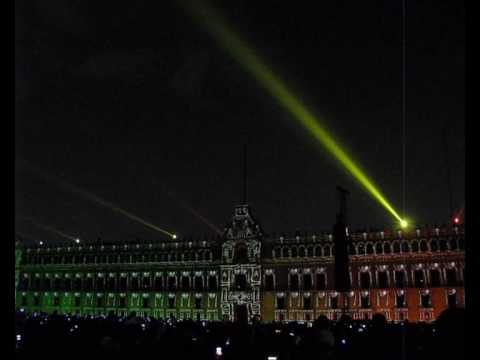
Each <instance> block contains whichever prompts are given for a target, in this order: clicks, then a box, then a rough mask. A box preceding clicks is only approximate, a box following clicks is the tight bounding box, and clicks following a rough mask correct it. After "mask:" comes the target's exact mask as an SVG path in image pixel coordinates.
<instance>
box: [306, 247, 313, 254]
mask: <svg viewBox="0 0 480 360" xmlns="http://www.w3.org/2000/svg"><path fill="white" fill-rule="evenodd" d="M307 256H308V257H313V247H312V246H309V247H308V249H307Z"/></svg>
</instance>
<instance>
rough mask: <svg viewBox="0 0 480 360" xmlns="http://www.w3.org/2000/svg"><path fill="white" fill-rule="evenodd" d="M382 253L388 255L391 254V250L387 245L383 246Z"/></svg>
mask: <svg viewBox="0 0 480 360" xmlns="http://www.w3.org/2000/svg"><path fill="white" fill-rule="evenodd" d="M383 252H384V253H385V254H390V253H391V252H392V248H391V246H390V244H389V243H385V244H383Z"/></svg>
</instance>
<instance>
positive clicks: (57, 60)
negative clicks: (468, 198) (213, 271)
mask: <svg viewBox="0 0 480 360" xmlns="http://www.w3.org/2000/svg"><path fill="white" fill-rule="evenodd" d="M406 2H407V4H406V5H407V20H406V21H407V63H406V69H407V88H406V94H407V97H406V102H407V114H406V118H407V120H406V121H407V122H406V131H407V159H406V162H407V192H406V208H407V213H408V216H409V217H410V218H412V219H413V220H414V221H415V223H417V224H433V223H442V222H446V221H447V219H448V212H449V204H448V192H447V181H446V166H445V157H444V148H443V146H442V129H443V128H444V127H446V129H447V138H448V146H449V163H450V171H451V180H452V187H453V207H454V209H455V210H458V209H460V208H461V207H462V206H463V205H464V197H465V195H464V182H465V177H464V174H465V162H464V160H465V111H464V107H465V95H464V81H465V34H464V8H463V1H458V0H456V1H441V2H438V1H424V2H421V3H422V4H419V2H415V1H411V0H407V1H406ZM15 3H16V15H15V17H16V35H15V36H16V68H15V72H16V119H15V126H16V132H15V146H16V153H15V157H16V159H17V166H16V172H15V174H16V175H15V176H16V177H15V181H16V190H15V194H16V198H15V199H16V203H15V206H16V207H15V211H16V214H17V220H16V229H17V231H18V232H20V233H22V234H24V235H26V236H27V237H30V238H34V239H40V238H42V239H45V240H48V241H58V240H61V238H59V237H58V236H55V235H53V234H51V233H49V232H46V231H45V230H42V229H41V228H39V227H36V226H34V225H32V224H31V223H29V222H27V221H25V220H23V219H22V218H21V216H25V217H32V218H34V219H36V220H37V221H38V222H41V223H43V224H46V225H50V226H54V227H56V228H57V229H59V230H61V231H63V232H65V233H67V234H70V235H74V236H79V237H81V238H82V239H96V238H97V237H101V238H102V239H105V240H115V239H122V240H124V239H134V238H141V239H157V238H161V237H162V235H161V234H159V233H157V232H155V231H152V230H149V229H147V228H146V227H144V226H143V225H140V224H138V223H135V222H133V221H131V220H130V219H128V218H126V217H124V216H121V215H119V214H116V213H114V212H112V211H111V210H109V209H107V208H105V207H101V206H98V205H97V204H95V203H92V202H91V201H88V200H86V199H84V198H82V197H80V196H78V195H77V194H73V193H71V192H69V191H66V190H65V189H62V188H61V187H59V186H58V185H57V184H55V183H54V182H52V181H47V180H45V179H42V178H41V177H39V176H38V175H35V173H33V172H32V171H30V170H29V167H28V166H23V165H22V166H20V159H25V160H27V161H28V162H30V163H31V164H34V165H35V166H38V167H40V168H42V169H44V170H45V171H47V172H49V173H51V174H53V175H56V176H58V177H60V178H61V179H63V180H66V181H69V182H71V183H73V184H75V185H76V186H79V187H81V188H83V189H85V190H87V191H90V192H92V193H93V194H95V195H97V196H99V197H101V198H103V199H105V200H107V201H109V202H113V203H115V204H117V205H118V206H120V207H122V208H124V209H126V210H128V211H130V212H131V213H133V214H135V215H137V216H139V217H141V218H144V219H145V220H147V221H150V222H151V223H153V224H155V225H157V226H159V227H162V228H165V229H167V230H169V231H174V232H177V233H179V234H180V235H182V236H190V235H192V236H204V235H210V234H212V233H213V232H212V230H211V229H210V228H209V227H208V226H206V225H205V224H204V223H203V222H202V221H200V220H199V219H198V218H197V217H195V216H193V215H192V214H191V212H189V211H187V210H186V209H185V206H182V204H188V205H189V206H190V207H191V208H193V209H195V210H196V211H197V212H198V213H200V214H201V215H202V216H204V217H205V218H207V219H209V220H210V221H211V222H212V223H213V224H215V225H216V226H218V227H220V228H223V226H224V224H225V223H226V222H227V221H228V220H229V219H230V218H231V215H232V212H233V206H234V205H236V204H238V203H239V202H240V201H241V196H242V163H243V160H242V152H243V144H244V143H245V142H246V143H248V202H249V204H250V205H251V206H252V208H253V212H254V215H255V216H256V217H257V219H258V220H259V221H260V223H261V224H262V226H263V228H264V230H265V231H266V232H267V233H272V232H282V231H285V232H293V231H296V230H301V231H323V230H329V229H331V227H332V224H333V221H334V219H335V212H336V211H337V208H338V203H337V197H336V193H335V187H336V186H337V185H342V186H344V187H347V188H348V189H349V190H350V194H351V195H350V202H349V208H350V222H351V226H352V228H368V227H372V228H379V227H385V226H386V227H389V226H391V225H392V223H393V220H392V218H391V216H390V215H389V214H388V213H387V212H386V210H385V209H384V208H383V207H382V206H381V205H380V204H379V203H378V202H376V201H375V200H374V199H373V198H372V197H371V196H370V195H368V194H367V193H366V192H365V191H364V190H363V188H361V187H360V186H359V185H358V184H357V182H356V181H355V180H353V179H352V178H351V177H350V176H349V175H348V174H347V173H346V172H345V171H344V170H343V169H342V168H341V167H340V165H338V164H337V163H336V162H335V161H333V160H332V158H331V157H330V155H329V154H327V153H326V152H325V151H324V150H323V148H322V147H321V146H319V145H317V144H316V143H315V141H314V140H313V139H312V138H311V137H310V136H309V135H308V134H307V133H306V132H305V131H304V130H302V129H300V128H299V127H298V126H297V125H296V122H295V120H294V119H292V118H291V117H290V116H289V115H288V114H286V113H285V111H284V110H283V109H282V108H281V107H280V106H279V105H278V104H277V103H276V102H275V101H274V100H273V99H272V98H271V97H270V96H269V95H268V94H267V93H266V92H265V91H264V90H263V89H262V88H261V87H259V86H258V84H257V83H256V81H255V80H254V79H253V78H252V77H251V76H250V75H249V74H248V73H247V72H245V71H244V70H243V69H242V68H241V66H240V65H239V64H238V63H237V62H236V61H235V59H233V58H231V57H230V55H229V54H227V53H226V52H225V51H223V50H222V49H220V48H219V47H218V45H217V44H216V43H215V42H214V41H213V40H212V38H210V37H209V35H208V34H207V33H206V32H205V31H204V30H203V29H201V28H199V27H198V25H197V24H196V23H194V22H193V21H192V20H191V19H190V18H189V17H188V16H187V15H186V14H185V13H184V12H183V11H182V8H181V7H180V6H179V5H178V4H177V3H175V2H173V1H161V2H143V1H135V2H128V6H121V5H118V4H116V5H113V4H114V3H113V2H112V3H108V4H106V3H104V2H99V1H64V0H55V1H40V0H36V1H16V2H15ZM155 3H158V4H161V7H160V6H157V7H154V6H152V4H155ZM226 3H228V4H229V5H227V4H225V2H223V1H216V2H214V4H215V5H216V7H217V8H218V9H219V10H220V11H221V13H222V14H223V15H224V16H225V18H226V19H227V20H228V22H229V23H230V24H231V25H232V26H233V27H234V28H235V29H236V30H237V31H238V33H239V34H241V36H242V37H243V38H244V39H246V40H247V41H248V42H249V43H250V44H251V45H252V46H253V47H254V48H255V50H256V51H257V52H258V54H260V55H261V56H262V57H263V58H264V59H265V61H266V62H267V63H268V64H269V65H270V66H272V69H274V70H275V71H276V72H277V73H278V74H279V76H280V77H281V78H282V79H284V80H285V81H286V83H287V84H288V85H289V86H291V88H292V89H294V91H295V93H296V94H298V95H299V96H300V98H301V99H302V100H303V101H305V102H306V103H308V104H309V106H310V107H311V109H312V110H313V111H315V112H316V113H317V114H319V115H321V116H322V118H324V119H325V123H324V124H325V125H326V126H327V127H328V128H329V129H330V130H331V131H332V133H334V134H335V136H336V137H337V138H338V139H339V141H340V143H341V144H342V145H343V146H344V147H345V148H346V149H347V151H348V152H349V154H351V155H352V156H353V158H354V159H356V161H357V162H358V163H359V164H360V165H361V166H362V168H363V169H365V171H366V172H367V173H368V174H369V175H370V177H371V178H372V179H373V180H374V181H375V182H376V183H377V184H378V186H379V188H380V189H381V191H383V192H384V194H385V195H386V196H387V198H388V199H389V201H390V202H391V203H392V204H393V206H394V207H395V208H397V209H398V210H401V207H402V166H401V164H402V111H401V110H402V42H401V40H402V38H401V34H402V18H401V14H402V7H401V1H397V0H395V1H367V2H360V1H322V2H311V1H308V2H307V1H305V2H291V1H245V2H226ZM239 3H240V4H239ZM314 4H315V6H314ZM206 21H207V20H206Z"/></svg>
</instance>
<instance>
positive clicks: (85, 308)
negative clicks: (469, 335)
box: [15, 205, 465, 322]
mask: <svg viewBox="0 0 480 360" xmlns="http://www.w3.org/2000/svg"><path fill="white" fill-rule="evenodd" d="M349 237H350V243H349V252H350V282H351V291H349V292H348V293H344V294H343V293H342V294H340V293H338V292H336V291H335V283H334V282H335V279H334V251H335V248H334V245H333V238H332V234H330V233H319V234H301V233H298V234H295V235H293V236H285V235H279V236H268V235H266V234H264V233H263V231H262V229H261V227H260V225H259V223H258V222H257V221H256V220H255V219H254V217H253V216H252V213H251V209H250V207H249V206H248V205H239V206H236V207H235V212H234V215H233V218H232V221H231V222H230V224H229V225H228V226H227V227H226V229H225V234H224V236H222V237H218V238H215V239H201V240H198V239H197V240H192V239H169V240H163V241H155V242H123V243H122V242H118V243H110V244H107V243H101V242H96V243H90V244H89V243H83V244H74V243H72V244H68V245H63V246H55V247H53V246H46V245H43V246H39V245H38V246H34V247H23V246H22V245H21V244H19V245H18V246H17V248H16V271H15V275H16V282H15V283H16V289H15V290H16V294H15V295H16V296H15V299H16V305H17V308H24V309H26V310H27V311H31V312H40V311H43V312H49V313H51V312H53V311H55V310H57V311H58V312H61V313H71V314H74V313H79V314H92V315H99V314H107V313H109V312H110V311H113V312H115V313H116V314H119V315H128V314H130V313H131V312H132V311H135V312H136V313H137V314H140V315H148V316H154V317H156V318H168V317H175V318H177V319H194V320H196V319H201V320H221V319H230V320H233V319H235V318H239V317H251V316H255V315H258V316H260V317H261V319H262V320H264V321H273V320H276V321H311V320H314V319H315V318H317V317H318V316H319V315H326V316H327V317H328V318H330V319H337V318H338V317H339V316H340V315H341V313H342V311H343V309H342V308H343V304H344V300H345V299H347V300H348V308H347V311H348V312H349V314H350V315H351V316H352V317H353V318H355V319H365V318H371V317H372V315H373V314H375V313H383V314H384V315H385V316H386V317H387V319H388V320H395V321H401V320H406V319H408V320H409V321H412V322H416V321H427V322H428V321H432V320H434V319H435V318H436V317H437V316H438V315H439V314H440V313H441V312H442V311H443V310H445V309H446V308H448V307H451V306H464V302H465V300H464V286H463V284H464V269H465V250H464V249H465V242H464V229H463V227H460V226H455V227H451V228H432V229H409V230H408V231H403V230H395V231H387V230H385V231H378V232H359V233H352V234H350V235H349Z"/></svg>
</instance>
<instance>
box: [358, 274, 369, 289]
mask: <svg viewBox="0 0 480 360" xmlns="http://www.w3.org/2000/svg"><path fill="white" fill-rule="evenodd" d="M360 288H362V289H370V273H368V272H366V271H365V272H361V273H360Z"/></svg>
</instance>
